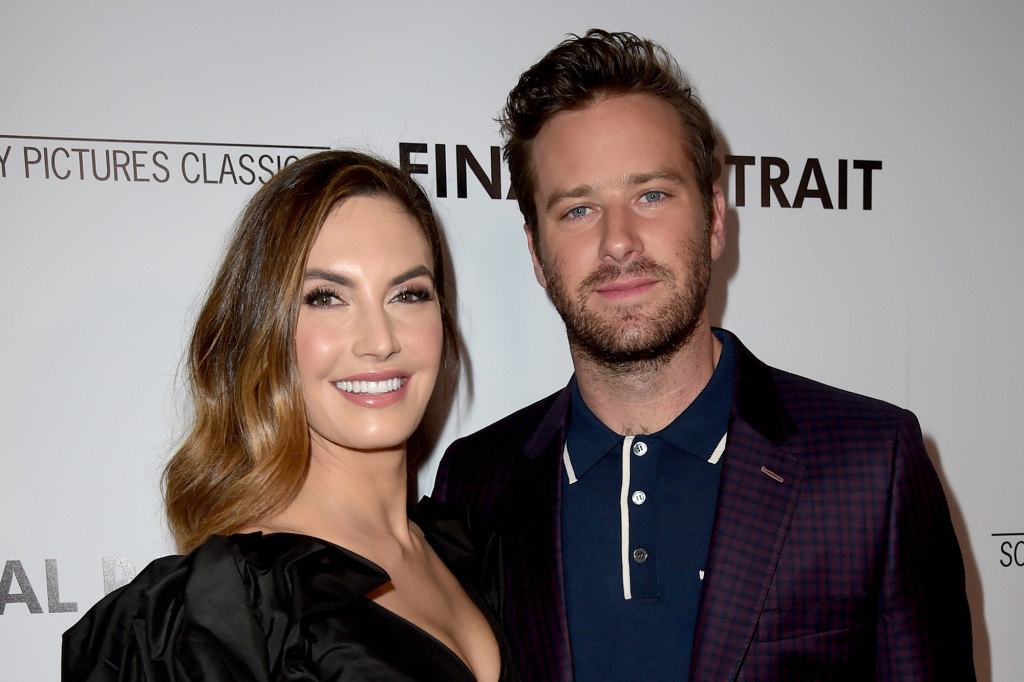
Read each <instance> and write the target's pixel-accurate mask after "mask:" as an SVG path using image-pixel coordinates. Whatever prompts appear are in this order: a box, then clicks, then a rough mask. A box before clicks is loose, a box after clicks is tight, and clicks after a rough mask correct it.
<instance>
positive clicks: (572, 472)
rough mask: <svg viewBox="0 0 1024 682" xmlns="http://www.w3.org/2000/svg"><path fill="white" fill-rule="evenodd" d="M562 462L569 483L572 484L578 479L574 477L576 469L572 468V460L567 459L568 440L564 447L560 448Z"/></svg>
mask: <svg viewBox="0 0 1024 682" xmlns="http://www.w3.org/2000/svg"><path fill="white" fill-rule="evenodd" d="M562 464H564V465H565V473H567V474H568V475H569V485H572V484H573V483H575V482H576V481H577V480H579V479H577V478H576V470H575V469H573V468H572V460H571V459H569V443H568V441H567V442H566V444H565V447H564V448H562Z"/></svg>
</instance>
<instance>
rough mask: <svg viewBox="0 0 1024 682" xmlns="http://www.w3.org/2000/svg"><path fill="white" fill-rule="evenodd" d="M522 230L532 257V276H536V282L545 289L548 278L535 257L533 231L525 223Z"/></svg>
mask: <svg viewBox="0 0 1024 682" xmlns="http://www.w3.org/2000/svg"><path fill="white" fill-rule="evenodd" d="M523 231H524V232H526V245H527V246H528V247H529V249H530V258H532V259H533V276H534V277H536V278H537V284H539V285H541V286H542V287H544V288H545V289H547V288H548V278H547V277H545V276H544V268H542V267H541V266H540V259H539V258H537V247H536V246H534V244H533V231H532V230H531V229H530V226H529V225H527V224H525V223H524V224H523Z"/></svg>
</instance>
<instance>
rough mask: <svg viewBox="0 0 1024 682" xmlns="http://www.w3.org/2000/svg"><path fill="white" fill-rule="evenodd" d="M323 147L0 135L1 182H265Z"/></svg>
mask: <svg viewBox="0 0 1024 682" xmlns="http://www.w3.org/2000/svg"><path fill="white" fill-rule="evenodd" d="M321 149H327V147H307V146H294V145H276V144H234V143H218V142H180V141H168V140H107V139H98V138H87V137H39V136H26V135H0V181H4V180H9V179H13V178H24V179H26V180H35V181H49V182H92V183H95V182H103V183H124V184H140V183H150V184H157V185H163V184H187V185H231V186H236V185H255V184H257V183H258V184H261V185H262V184H263V183H265V182H266V181H267V180H269V179H270V176H271V175H273V174H274V173H276V172H277V171H279V170H281V169H282V168H284V167H285V166H286V165H288V164H289V163H291V162H292V161H296V160H298V159H299V157H301V156H303V155H304V154H306V153H309V152H312V151H317V150H321Z"/></svg>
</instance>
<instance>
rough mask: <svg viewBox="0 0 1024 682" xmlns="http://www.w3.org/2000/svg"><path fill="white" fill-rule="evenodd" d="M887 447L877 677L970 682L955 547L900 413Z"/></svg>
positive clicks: (936, 486) (936, 485)
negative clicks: (889, 468) (890, 452)
mask: <svg viewBox="0 0 1024 682" xmlns="http://www.w3.org/2000/svg"><path fill="white" fill-rule="evenodd" d="M894 447H895V452H894V457H893V467H894V471H893V476H892V494H891V497H890V510H889V524H888V531H887V532H888V535H887V546H886V560H885V564H884V568H883V575H882V582H881V590H880V594H879V605H878V627H877V641H876V646H877V670H876V672H877V677H878V679H879V680H887V681H888V680H892V681H894V682H895V681H897V680H900V681H906V680H956V681H957V682H962V681H970V680H975V679H976V676H975V671H974V657H973V645H972V640H971V616H970V610H969V607H968V604H967V594H966V589H965V584H964V564H963V559H962V557H961V554H960V546H959V544H958V542H957V538H956V533H955V532H954V530H953V524H952V522H951V520H950V515H949V507H948V505H947V502H946V497H945V495H944V493H943V490H942V484H941V482H940V481H939V478H938V475H937V474H936V472H935V469H934V468H933V467H932V464H931V461H930V460H929V458H928V453H927V452H926V450H925V447H924V441H923V439H922V436H921V427H920V425H919V424H918V422H917V419H916V417H914V415H913V414H911V413H910V412H908V411H903V414H902V419H901V421H900V425H899V429H898V432H897V437H896V442H895V446H894Z"/></svg>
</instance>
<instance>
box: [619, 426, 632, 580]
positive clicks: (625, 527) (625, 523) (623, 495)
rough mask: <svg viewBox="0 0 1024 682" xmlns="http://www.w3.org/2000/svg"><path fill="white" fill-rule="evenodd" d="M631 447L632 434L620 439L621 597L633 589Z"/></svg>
mask: <svg viewBox="0 0 1024 682" xmlns="http://www.w3.org/2000/svg"><path fill="white" fill-rule="evenodd" d="M632 447H633V436H626V438H625V440H623V441H622V488H621V489H620V491H619V518H620V525H621V531H620V532H621V533H622V597H623V599H632V598H633V590H632V587H631V585H630V579H629V464H630V460H629V453H630V451H631V449H632Z"/></svg>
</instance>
